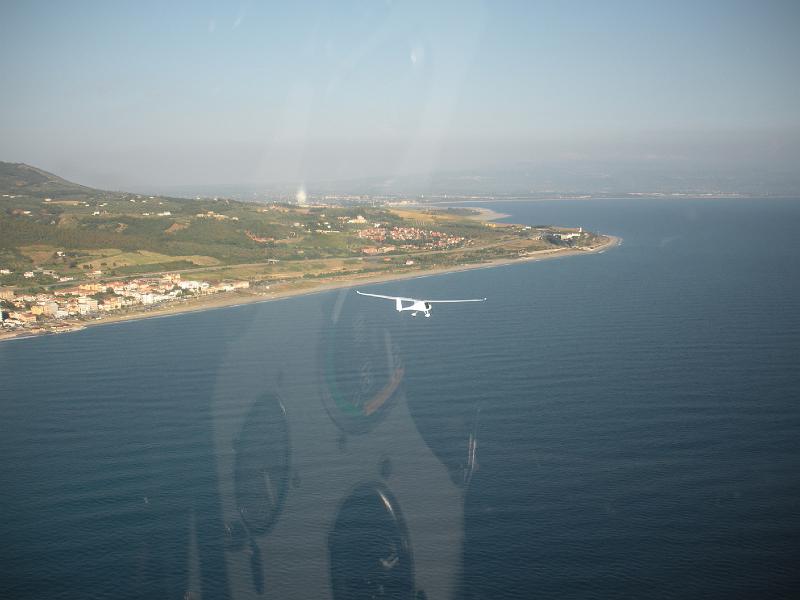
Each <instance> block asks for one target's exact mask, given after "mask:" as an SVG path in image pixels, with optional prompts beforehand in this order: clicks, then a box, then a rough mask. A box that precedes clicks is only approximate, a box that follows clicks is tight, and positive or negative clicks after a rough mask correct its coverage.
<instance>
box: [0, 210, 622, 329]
mask: <svg viewBox="0 0 800 600" xmlns="http://www.w3.org/2000/svg"><path fill="white" fill-rule="evenodd" d="M498 215H499V213H494V214H493V215H491V218H500V216H502V215H499V216H498ZM489 216H490V215H482V218H483V219H486V218H487V217H489ZM606 237H608V241H607V242H605V243H604V244H601V245H599V246H596V247H594V248H591V249H584V250H578V249H554V250H539V251H536V252H531V253H530V254H528V255H526V256H520V257H517V258H505V259H498V260H493V261H487V262H481V263H470V264H465V265H459V266H454V267H436V268H433V269H420V270H415V271H405V272H402V273H379V274H373V273H366V274H363V275H352V274H349V275H346V276H343V277H330V278H324V279H318V280H313V281H309V280H300V281H291V282H286V283H280V284H274V285H271V286H270V287H269V289H268V290H265V291H263V292H259V291H250V292H230V293H226V294H218V295H214V296H205V297H200V298H192V299H190V300H185V301H179V302H172V303H170V304H167V305H164V306H159V307H156V308H152V309H149V310H143V311H136V312H130V313H123V314H119V315H114V314H112V315H108V316H103V317H101V318H97V319H93V320H80V321H79V320H74V319H68V320H65V321H62V323H63V325H64V330H63V331H61V332H59V333H70V332H72V331H79V330H82V329H85V328H87V327H97V326H101V325H109V324H111V323H120V322H122V321H135V320H141V319H151V318H155V317H165V316H169V315H177V314H183V313H187V312H196V311H202V310H213V309H217V308H225V307H230V306H238V305H242V304H252V303H254V302H270V301H273V300H281V299H284V298H290V297H294V296H301V295H306V294H319V293H321V292H327V291H330V290H335V289H341V288H350V287H353V286H355V285H359V286H366V285H371V284H375V283H385V282H387V281H398V280H403V279H414V278H417V277H428V276H431V275H441V274H444V273H454V272H458V271H468V270H472V269H487V268H492V267H499V266H503V265H509V264H516V263H522V262H536V261H541V260H552V259H556V258H563V257H567V256H579V255H582V254H597V253H600V252H603V251H605V250H607V249H609V248H613V247H615V246H618V245H619V244H621V243H622V239H621V238H618V237H615V236H606ZM54 334H55V333H51V332H47V331H42V332H36V331H29V330H27V331H26V330H23V331H14V332H5V331H3V332H0V342H1V341H7V340H13V339H24V338H28V337H34V336H40V335H54Z"/></svg>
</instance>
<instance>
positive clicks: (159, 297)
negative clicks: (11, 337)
mask: <svg viewBox="0 0 800 600" xmlns="http://www.w3.org/2000/svg"><path fill="white" fill-rule="evenodd" d="M249 287H250V282H248V281H233V282H224V283H217V284H212V283H209V282H207V281H196V280H183V279H182V278H181V276H180V274H178V273H175V274H167V275H163V276H161V277H156V278H141V279H133V280H130V281H112V282H109V283H99V282H97V283H82V284H80V285H78V286H75V287H72V288H65V289H60V290H57V291H54V292H49V293H39V294H21V295H17V294H16V293H15V292H14V290H12V289H10V288H0V300H6V301H8V303H10V304H11V305H13V306H14V307H16V308H14V309H9V310H6V309H4V310H3V311H2V326H3V327H11V328H14V327H26V326H30V325H33V324H37V323H39V322H41V321H48V320H51V319H52V320H59V319H67V318H69V317H82V316H93V315H96V316H100V315H101V314H102V313H109V312H113V311H117V310H121V309H124V308H128V307H147V306H152V305H154V304H161V303H165V302H172V301H175V300H178V299H181V298H187V297H192V296H201V295H206V294H217V293H222V292H233V291H236V290H242V289H247V288H249Z"/></svg>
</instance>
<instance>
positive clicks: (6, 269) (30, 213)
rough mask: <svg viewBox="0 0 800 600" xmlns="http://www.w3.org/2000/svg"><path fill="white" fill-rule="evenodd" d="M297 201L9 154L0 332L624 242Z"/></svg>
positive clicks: (384, 207)
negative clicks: (100, 180)
mask: <svg viewBox="0 0 800 600" xmlns="http://www.w3.org/2000/svg"><path fill="white" fill-rule="evenodd" d="M298 200H299V201H297V202H294V203H288V202H272V203H268V204H264V203H258V204H257V203H248V202H240V201H235V200H231V199H226V198H195V199H185V198H172V197H166V196H157V195H154V196H149V195H142V194H132V193H124V192H110V191H104V190H97V189H94V188H89V187H85V186H81V185H78V184H74V183H71V182H68V181H66V180H64V179H61V178H59V177H57V176H55V175H53V174H51V173H48V172H46V171H43V170H41V169H37V168H34V167H30V166H28V165H24V164H19V163H0V314H2V327H0V339H4V338H9V337H15V336H19V335H35V334H43V333H57V332H63V331H72V330H75V329H80V328H83V327H86V326H89V325H95V324H103V323H109V322H113V321H119V320H127V319H139V318H146V317H149V316H155V315H163V314H169V313H175V312H185V311H191V310H203V309H207V308H212V307H219V306H226V305H233V304H241V303H246V302H258V301H265V300H270V299H275V298H281V297H286V296H289V295H296V294H303V293H311V292H317V291H323V290H328V289H332V288H337V287H349V286H351V285H354V284H356V283H358V284H359V285H364V284H366V283H372V282H378V281H387V280H392V279H400V278H408V277H416V276H419V275H422V274H430V273H437V272H445V271H453V270H461V269H469V268H477V267H485V266H491V265H496V264H501V263H508V262H516V261H520V260H543V259H547V258H555V257H560V256H566V255H571V254H581V253H587V252H598V251H601V250H602V249H604V248H607V247H610V246H612V245H614V244H616V243H618V240H617V239H616V238H614V237H612V236H605V235H600V234H597V233H592V232H589V231H584V230H583V229H582V228H580V227H573V228H568V227H558V226H552V225H516V224H500V223H495V222H492V220H493V219H495V218H497V217H500V216H504V215H497V214H496V213H492V211H487V210H484V209H473V208H447V209H441V208H435V207H432V206H421V205H418V204H416V203H415V201H414V200H412V199H401V200H396V201H392V202H388V201H381V202H376V201H374V200H372V199H368V198H366V199H364V198H356V199H354V200H351V201H349V202H347V203H337V204H334V203H333V202H331V201H329V200H327V199H318V200H308V199H304V198H300V199H298Z"/></svg>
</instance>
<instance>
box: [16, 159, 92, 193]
mask: <svg viewBox="0 0 800 600" xmlns="http://www.w3.org/2000/svg"><path fill="white" fill-rule="evenodd" d="M0 194H20V195H27V196H33V197H37V198H65V197H69V198H86V197H88V196H96V195H98V194H103V192H102V191H101V190H96V189H94V188H90V187H86V186H85V185H79V184H77V183H72V182H71V181H67V180H66V179H62V178H61V177H59V176H58V175H53V174H52V173H48V172H47V171H44V170H42V169H37V168H36V167H32V166H30V165H26V164H25V163H8V162H2V161H0Z"/></svg>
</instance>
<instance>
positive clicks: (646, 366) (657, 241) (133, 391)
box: [0, 199, 800, 599]
mask: <svg viewBox="0 0 800 600" xmlns="http://www.w3.org/2000/svg"><path fill="white" fill-rule="evenodd" d="M491 207H492V208H494V209H495V210H498V211H503V212H506V213H509V214H511V215H512V217H511V218H510V219H508V220H509V221H512V222H522V223H529V224H541V223H558V224H563V225H575V226H577V225H582V226H584V227H585V228H588V229H592V230H596V231H601V232H605V233H612V234H615V235H619V236H622V237H623V238H624V244H623V245H622V246H621V247H619V248H616V249H613V250H609V251H607V252H605V253H603V254H599V255H589V256H580V257H572V258H562V259H558V260H552V261H546V262H539V263H525V264H515V265H511V266H506V267H501V268H493V269H481V270H475V271H469V272H461V273H453V274H448V275H443V276H436V277H423V278H418V279H414V280H408V281H401V282H393V283H387V284H382V285H374V286H369V288H368V289H369V291H372V292H377V293H387V294H400V295H406V296H416V297H420V296H423V297H431V298H436V297H439V298H447V297H483V296H486V297H488V298H489V300H488V302H487V303H486V304H475V305H458V306H438V307H436V308H435V309H434V312H433V317H432V318H431V319H424V318H421V317H417V318H416V319H414V318H411V317H410V315H408V314H407V313H405V314H403V315H398V314H397V313H395V312H394V311H392V310H391V308H392V307H391V306H389V305H388V303H386V304H384V303H383V301H380V300H376V299H367V298H362V297H358V296H356V295H355V294H354V293H353V292H352V290H348V291H337V292H330V293H325V294H318V295H312V296H306V297H302V298H297V299H293V300H286V301H279V302H271V303H264V304H258V305H249V306H243V307H235V308H228V309H221V310H214V311H207V312H203V313H196V314H185V315H179V316H175V317H169V318H160V319H150V320H144V321H139V322H132V323H124V324H118V325H110V326H104V327H97V328H92V329H88V330H85V331H82V332H78V333H75V334H69V335H63V336H55V337H48V338H37V339H27V340H15V341H11V342H4V343H2V344H0V434H1V435H0V456H2V461H0V514H1V515H2V525H0V527H2V529H0V532H1V533H2V544H0V597H2V598H121V597H123V598H124V597H130V598H201V597H202V598H222V597H237V598H257V597H273V598H290V597H293V598H330V597H336V598H345V597H348V598H349V597H352V598H361V597H400V598H413V597H415V595H416V597H418V598H423V597H425V598H448V597H451V598H492V599H495V598H531V597H540V598H645V597H646V598H687V597H703V598H731V597H741V598H790V597H797V595H798V589H800V570H799V569H798V568H797V565H798V564H800V562H798V559H799V558H800V369H798V356H800V302H798V297H799V296H800V278H799V277H798V273H800V268H799V267H800V246H798V244H797V243H796V242H797V232H798V231H800V201H797V200H779V199H769V200H766V199H738V200H709V199H703V200H689V199H680V200H602V201H562V202H515V203H506V204H500V205H498V204H493V205H491Z"/></svg>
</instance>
